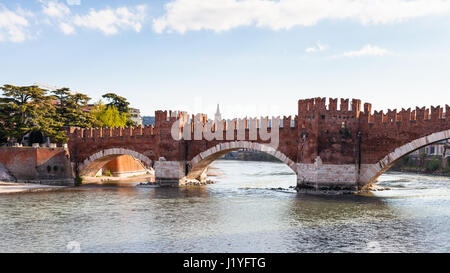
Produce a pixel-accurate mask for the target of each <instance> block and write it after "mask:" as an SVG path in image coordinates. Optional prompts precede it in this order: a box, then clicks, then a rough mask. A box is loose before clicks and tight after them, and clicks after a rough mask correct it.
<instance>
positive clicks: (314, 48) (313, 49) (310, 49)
mask: <svg viewBox="0 0 450 273" xmlns="http://www.w3.org/2000/svg"><path fill="white" fill-rule="evenodd" d="M326 48H327V47H326V46H324V45H322V44H320V42H317V43H316V45H315V46H312V47H308V48H307V49H305V52H306V53H313V52H317V51H323V50H325V49H326Z"/></svg>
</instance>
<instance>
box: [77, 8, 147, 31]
mask: <svg viewBox="0 0 450 273" xmlns="http://www.w3.org/2000/svg"><path fill="white" fill-rule="evenodd" d="M145 15H146V6H145V5H140V6H136V7H134V8H128V7H121V8H116V9H111V8H106V9H103V10H99V11H96V10H94V9H91V10H90V11H89V13H88V14H86V15H75V17H74V19H73V24H74V25H75V26H78V27H86V28H90V29H98V30H100V31H102V32H103V33H104V34H106V35H112V34H116V33H118V32H119V30H124V29H132V30H134V31H136V32H140V31H141V29H142V22H143V21H144V19H145Z"/></svg>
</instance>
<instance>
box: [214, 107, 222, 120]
mask: <svg viewBox="0 0 450 273" xmlns="http://www.w3.org/2000/svg"><path fill="white" fill-rule="evenodd" d="M214 120H222V114H221V113H220V110H219V104H217V110H216V114H215V115H214Z"/></svg>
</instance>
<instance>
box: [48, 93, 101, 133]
mask: <svg viewBox="0 0 450 273" xmlns="http://www.w3.org/2000/svg"><path fill="white" fill-rule="evenodd" d="M52 93H53V96H54V97H55V98H56V100H57V101H58V104H57V105H56V113H57V115H58V117H59V119H60V121H61V122H62V123H63V124H64V126H65V127H82V128H88V127H93V126H96V125H98V122H97V120H96V118H95V116H94V115H93V114H92V113H89V112H86V111H84V109H85V108H86V107H87V105H88V102H89V101H90V100H91V98H89V97H88V96H87V95H85V94H82V93H75V94H72V92H71V91H70V89H69V88H60V89H57V90H54V91H52Z"/></svg>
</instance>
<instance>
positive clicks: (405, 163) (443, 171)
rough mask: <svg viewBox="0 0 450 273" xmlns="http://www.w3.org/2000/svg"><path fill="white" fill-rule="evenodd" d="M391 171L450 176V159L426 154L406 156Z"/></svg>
mask: <svg viewBox="0 0 450 273" xmlns="http://www.w3.org/2000/svg"><path fill="white" fill-rule="evenodd" d="M390 170H392V171H401V172H415V173H426V174H438V175H449V176H450V157H447V158H444V159H443V158H442V156H427V155H426V154H421V155H420V156H418V157H417V156H405V157H403V158H402V159H400V160H399V161H398V162H397V163H396V164H394V166H392V167H391V169H390Z"/></svg>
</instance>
